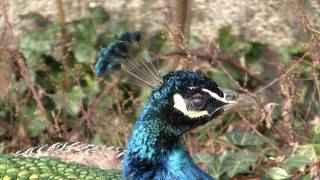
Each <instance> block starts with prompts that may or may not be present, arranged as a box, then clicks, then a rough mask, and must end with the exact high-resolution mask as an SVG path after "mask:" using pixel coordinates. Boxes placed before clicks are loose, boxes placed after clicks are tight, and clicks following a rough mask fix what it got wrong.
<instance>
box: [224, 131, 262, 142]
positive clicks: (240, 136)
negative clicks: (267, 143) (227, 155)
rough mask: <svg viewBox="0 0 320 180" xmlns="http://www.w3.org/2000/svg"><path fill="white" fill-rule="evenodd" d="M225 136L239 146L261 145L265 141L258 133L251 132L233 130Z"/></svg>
mask: <svg viewBox="0 0 320 180" xmlns="http://www.w3.org/2000/svg"><path fill="white" fill-rule="evenodd" d="M225 136H226V137H227V139H228V140H229V142H230V143H232V144H234V145H238V146H260V145H262V144H263V143H264V142H263V141H262V140H261V138H260V137H259V136H258V135H256V134H253V133H249V132H239V131H231V132H227V133H226V135H225Z"/></svg>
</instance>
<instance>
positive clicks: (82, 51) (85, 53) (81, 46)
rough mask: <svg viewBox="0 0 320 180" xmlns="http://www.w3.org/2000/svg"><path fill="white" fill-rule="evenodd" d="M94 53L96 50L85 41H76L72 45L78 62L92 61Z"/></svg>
mask: <svg viewBox="0 0 320 180" xmlns="http://www.w3.org/2000/svg"><path fill="white" fill-rule="evenodd" d="M95 55H96V50H95V49H94V48H93V47H92V46H91V45H90V44H85V43H78V44H76V45H75V47H74V56H75V58H76V60H77V62H79V63H93V62H94V59H95Z"/></svg>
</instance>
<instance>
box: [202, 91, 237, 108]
mask: <svg viewBox="0 0 320 180" xmlns="http://www.w3.org/2000/svg"><path fill="white" fill-rule="evenodd" d="M202 91H204V92H207V93H208V94H209V95H210V96H211V97H212V98H215V99H217V100H219V101H221V102H224V103H227V104H229V103H235V102H237V101H228V100H227V99H226V94H224V93H223V97H220V96H219V95H218V94H216V93H214V92H212V91H210V90H209V89H202Z"/></svg>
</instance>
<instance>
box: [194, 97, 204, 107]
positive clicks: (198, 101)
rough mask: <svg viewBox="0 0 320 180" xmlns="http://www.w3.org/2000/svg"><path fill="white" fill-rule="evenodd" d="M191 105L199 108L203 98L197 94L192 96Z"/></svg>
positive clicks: (202, 105)
mask: <svg viewBox="0 0 320 180" xmlns="http://www.w3.org/2000/svg"><path fill="white" fill-rule="evenodd" d="M191 105H192V107H193V108H195V109H201V108H203V107H204V105H205V100H204V99H203V98H201V97H199V96H197V97H193V98H192V99H191Z"/></svg>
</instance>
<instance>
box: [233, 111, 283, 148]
mask: <svg viewBox="0 0 320 180" xmlns="http://www.w3.org/2000/svg"><path fill="white" fill-rule="evenodd" d="M238 114H239V116H240V117H241V118H242V119H243V120H244V121H245V122H246V123H247V124H248V126H250V128H251V129H252V130H253V131H254V132H255V133H256V134H257V135H258V136H260V137H261V139H263V140H264V141H265V142H266V143H268V144H269V145H270V146H271V147H272V148H273V149H274V150H276V151H277V152H278V153H281V154H284V153H283V152H282V151H281V149H279V148H278V147H277V146H275V145H273V144H272V142H271V141H270V140H269V139H268V138H266V137H264V136H263V135H262V134H261V133H260V132H259V131H258V130H257V129H256V128H255V127H254V126H253V125H252V123H250V122H249V120H248V119H246V118H245V117H244V116H243V115H242V114H241V113H238Z"/></svg>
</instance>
